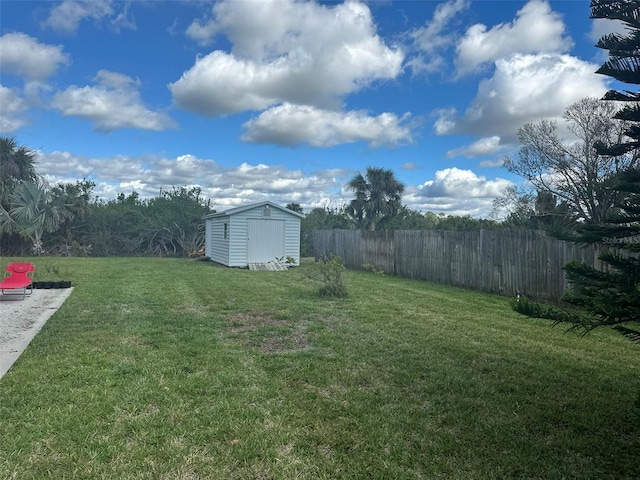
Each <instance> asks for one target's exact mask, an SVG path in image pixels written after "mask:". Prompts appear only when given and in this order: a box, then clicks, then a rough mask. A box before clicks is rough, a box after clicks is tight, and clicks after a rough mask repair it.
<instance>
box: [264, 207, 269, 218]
mask: <svg viewBox="0 0 640 480" xmlns="http://www.w3.org/2000/svg"><path fill="white" fill-rule="evenodd" d="M262 216H263V217H270V216H271V210H269V207H265V208H264V210H262Z"/></svg>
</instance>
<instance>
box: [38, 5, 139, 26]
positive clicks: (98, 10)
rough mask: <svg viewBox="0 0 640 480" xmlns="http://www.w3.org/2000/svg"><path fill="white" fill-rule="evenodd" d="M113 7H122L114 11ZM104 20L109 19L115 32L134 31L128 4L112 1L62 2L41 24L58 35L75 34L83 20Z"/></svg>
mask: <svg viewBox="0 0 640 480" xmlns="http://www.w3.org/2000/svg"><path fill="white" fill-rule="evenodd" d="M114 5H115V6H122V10H121V11H116V10H115V9H114ZM105 18H110V19H111V25H112V27H113V28H114V29H115V30H116V31H120V30H123V29H126V30H135V28H136V26H135V22H134V20H133V18H132V17H131V15H130V11H129V2H113V1H112V0H64V1H63V2H62V3H60V4H59V5H56V6H55V7H53V8H52V9H51V12H50V14H49V17H48V18H47V19H46V20H45V21H44V22H43V26H44V27H49V28H51V29H53V30H55V31H56V32H58V33H63V34H67V35H72V34H75V33H76V31H77V30H78V27H79V25H80V22H81V21H83V20H85V19H90V20H93V21H94V22H100V21H101V20H103V19H105Z"/></svg>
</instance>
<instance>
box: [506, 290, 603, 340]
mask: <svg viewBox="0 0 640 480" xmlns="http://www.w3.org/2000/svg"><path fill="white" fill-rule="evenodd" d="M509 304H510V305H511V308H512V309H513V310H514V311H515V312H518V313H521V314H522V315H526V316H527V317H532V318H545V319H547V320H553V322H554V325H557V324H559V323H571V324H573V325H574V326H573V327H571V329H574V328H579V327H581V326H582V327H586V326H588V325H590V324H592V323H593V318H590V317H588V316H586V315H585V314H583V313H582V312H578V311H567V310H563V309H560V308H558V307H554V306H551V305H544V304H540V303H537V302H534V301H533V300H529V299H528V298H527V297H523V296H518V297H517V298H515V299H511V300H510V301H509ZM583 333H586V329H583Z"/></svg>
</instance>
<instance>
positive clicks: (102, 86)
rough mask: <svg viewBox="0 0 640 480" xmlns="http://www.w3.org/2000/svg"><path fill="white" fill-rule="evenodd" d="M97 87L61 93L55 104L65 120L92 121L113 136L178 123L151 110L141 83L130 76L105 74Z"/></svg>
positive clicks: (74, 88) (97, 78)
mask: <svg viewBox="0 0 640 480" xmlns="http://www.w3.org/2000/svg"><path fill="white" fill-rule="evenodd" d="M94 80H95V81H96V82H97V84H96V85H94V86H84V87H78V86H75V85H72V86H70V87H68V88H67V89H66V90H65V91H63V92H59V93H57V94H56V95H55V96H54V97H53V100H52V102H51V105H52V107H53V108H55V109H57V110H59V111H60V112H61V113H62V114H63V115H64V116H78V117H82V118H85V119H87V120H89V121H91V122H92V123H93V124H94V126H95V129H96V130H98V131H101V132H110V131H112V130H115V129H117V128H141V129H146V130H166V129H168V128H173V127H175V122H173V120H171V118H170V117H169V116H168V115H167V114H165V113H162V112H154V111H152V110H149V109H147V108H146V107H145V106H144V105H143V104H142V100H141V98H140V93H139V92H138V90H137V88H138V87H139V86H140V81H139V80H135V79H132V78H130V77H128V76H126V75H122V74H120V73H116V72H110V71H107V70H101V71H99V72H98V74H97V75H96V76H95V78H94Z"/></svg>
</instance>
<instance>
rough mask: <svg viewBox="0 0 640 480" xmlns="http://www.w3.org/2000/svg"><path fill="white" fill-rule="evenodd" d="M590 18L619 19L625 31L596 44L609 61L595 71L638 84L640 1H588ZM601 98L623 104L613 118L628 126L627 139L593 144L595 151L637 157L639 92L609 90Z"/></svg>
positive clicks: (639, 135) (639, 139)
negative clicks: (626, 32) (627, 123)
mask: <svg viewBox="0 0 640 480" xmlns="http://www.w3.org/2000/svg"><path fill="white" fill-rule="evenodd" d="M591 18H608V19H611V20H619V21H621V22H623V23H624V24H625V26H626V27H627V29H628V30H629V34H628V35H626V36H624V35H621V34H619V33H610V34H608V35H604V36H603V37H602V38H601V39H600V40H599V41H598V43H596V47H598V48H602V49H603V50H608V51H609V60H607V61H606V62H605V63H604V64H603V65H602V66H601V67H600V68H599V69H598V70H596V73H600V74H602V75H607V76H609V77H613V78H615V79H616V80H619V81H620V82H623V83H630V84H633V85H638V84H640V1H639V0H632V1H629V0H624V1H622V0H591ZM603 100H611V101H616V102H624V103H626V104H627V105H626V106H625V107H623V108H622V109H620V110H618V112H617V113H616V114H615V115H614V117H613V118H616V119H619V120H625V121H627V122H629V123H630V126H629V127H628V128H627V129H626V131H625V132H624V133H625V135H626V136H627V137H628V139H626V140H624V141H620V142H618V143H616V144H613V145H604V144H599V145H596V150H597V151H598V153H599V154H601V155H608V156H611V157H616V156H619V155H623V154H625V153H632V154H633V156H634V157H636V158H637V156H638V149H639V148H640V125H638V122H640V103H639V102H640V92H638V91H636V92H631V91H628V90H625V91H624V92H621V91H618V90H609V91H608V92H607V93H606V94H605V96H604V97H603Z"/></svg>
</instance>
